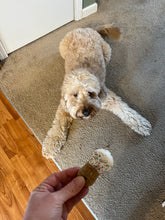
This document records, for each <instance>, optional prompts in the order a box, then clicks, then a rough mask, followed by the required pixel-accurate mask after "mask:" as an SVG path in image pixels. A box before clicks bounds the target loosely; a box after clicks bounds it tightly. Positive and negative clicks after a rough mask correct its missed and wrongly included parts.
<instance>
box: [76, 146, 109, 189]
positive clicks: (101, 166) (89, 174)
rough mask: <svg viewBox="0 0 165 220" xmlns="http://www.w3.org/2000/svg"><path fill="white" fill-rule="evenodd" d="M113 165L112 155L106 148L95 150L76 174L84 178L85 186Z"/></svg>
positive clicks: (91, 183)
mask: <svg viewBox="0 0 165 220" xmlns="http://www.w3.org/2000/svg"><path fill="white" fill-rule="evenodd" d="M112 166H113V157H112V155H111V153H110V152H109V151H108V150H105V149H98V150H96V151H95V152H94V153H93V155H92V156H91V158H90V159H89V161H88V162H87V163H86V164H85V165H84V166H83V167H82V168H80V170H79V171H78V174H77V175H78V176H83V177H84V178H85V186H91V185H93V183H94V182H95V181H96V179H97V178H98V176H99V175H100V174H101V173H104V172H105V171H108V170H110V169H111V168H112Z"/></svg>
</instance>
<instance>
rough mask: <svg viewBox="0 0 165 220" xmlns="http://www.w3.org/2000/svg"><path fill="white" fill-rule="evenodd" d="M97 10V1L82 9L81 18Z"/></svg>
mask: <svg viewBox="0 0 165 220" xmlns="http://www.w3.org/2000/svg"><path fill="white" fill-rule="evenodd" d="M96 12H97V3H94V4H92V5H90V6H88V7H86V8H84V9H83V10H82V18H85V17H87V16H89V15H91V14H94V13H96Z"/></svg>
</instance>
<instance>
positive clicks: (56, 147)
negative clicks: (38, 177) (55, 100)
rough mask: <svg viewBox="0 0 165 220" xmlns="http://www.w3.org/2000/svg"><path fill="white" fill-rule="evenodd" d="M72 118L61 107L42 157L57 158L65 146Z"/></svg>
mask: <svg viewBox="0 0 165 220" xmlns="http://www.w3.org/2000/svg"><path fill="white" fill-rule="evenodd" d="M72 120H73V119H72V117H71V116H70V115H69V114H68V113H66V112H65V111H64V110H63V108H62V107H61V105H59V107H58V109H57V112H56V116H55V119H54V121H53V124H52V127H51V128H50V130H49V131H48V133H47V136H46V138H45V140H44V141H43V146H42V155H43V156H44V157H46V158H52V157H55V156H56V154H57V153H59V152H60V150H61V148H62V146H63V145H64V144H65V142H66V139H67V136H68V132H69V128H70V126H71V124H72Z"/></svg>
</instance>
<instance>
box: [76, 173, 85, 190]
mask: <svg viewBox="0 0 165 220" xmlns="http://www.w3.org/2000/svg"><path fill="white" fill-rule="evenodd" d="M74 183H75V184H76V185H77V186H79V187H81V186H84V185H85V179H84V177H82V176H78V177H76V178H75V179H74Z"/></svg>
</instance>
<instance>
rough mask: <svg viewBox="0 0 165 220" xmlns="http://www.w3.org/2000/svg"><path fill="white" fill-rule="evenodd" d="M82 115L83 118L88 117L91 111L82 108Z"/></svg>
mask: <svg viewBox="0 0 165 220" xmlns="http://www.w3.org/2000/svg"><path fill="white" fill-rule="evenodd" d="M82 113H83V115H84V116H85V117H88V116H89V115H90V113H91V110H90V109H89V108H84V109H83V111H82Z"/></svg>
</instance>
